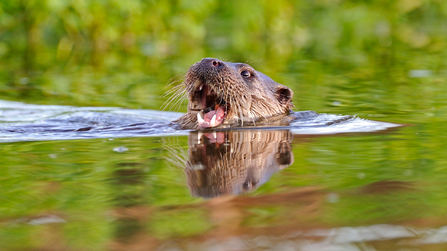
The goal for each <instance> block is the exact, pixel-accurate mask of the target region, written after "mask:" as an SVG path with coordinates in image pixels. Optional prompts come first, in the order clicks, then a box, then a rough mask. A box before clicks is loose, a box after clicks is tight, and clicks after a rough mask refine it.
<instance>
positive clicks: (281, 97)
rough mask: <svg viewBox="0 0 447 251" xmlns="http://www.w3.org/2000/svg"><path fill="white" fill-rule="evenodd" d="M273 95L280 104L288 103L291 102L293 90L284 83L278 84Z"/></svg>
mask: <svg viewBox="0 0 447 251" xmlns="http://www.w3.org/2000/svg"><path fill="white" fill-rule="evenodd" d="M275 96H276V99H277V100H278V101H279V103H281V104H282V105H286V104H288V103H290V104H291V102H292V97H293V91H292V90H291V89H290V88H289V87H287V86H285V85H279V86H278V88H277V89H276V92H275ZM292 106H293V105H292Z"/></svg>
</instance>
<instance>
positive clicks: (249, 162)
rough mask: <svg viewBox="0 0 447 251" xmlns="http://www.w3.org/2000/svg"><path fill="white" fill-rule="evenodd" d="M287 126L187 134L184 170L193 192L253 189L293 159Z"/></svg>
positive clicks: (207, 195)
mask: <svg viewBox="0 0 447 251" xmlns="http://www.w3.org/2000/svg"><path fill="white" fill-rule="evenodd" d="M292 138H293V135H292V133H290V131H288V130H274V131H273V130H238V131H202V132H191V134H190V135H189V142H188V144H189V150H188V157H189V160H187V161H186V169H185V173H186V176H187V180H188V186H189V188H190V190H191V193H192V195H193V196H200V197H205V198H210V197H216V196H221V195H226V194H240V193H243V192H248V191H251V190H254V189H256V188H257V187H259V186H260V185H261V184H263V183H265V182H266V181H268V179H269V178H270V177H271V176H272V175H273V174H274V173H275V172H277V171H279V170H282V169H284V168H286V167H288V166H289V165H291V164H292V163H293V153H292V150H291V145H290V143H291V141H292Z"/></svg>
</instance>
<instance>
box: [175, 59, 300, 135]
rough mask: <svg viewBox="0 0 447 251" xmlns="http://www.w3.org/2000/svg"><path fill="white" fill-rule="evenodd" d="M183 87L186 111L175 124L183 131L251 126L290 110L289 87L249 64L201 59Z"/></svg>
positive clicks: (291, 93)
mask: <svg viewBox="0 0 447 251" xmlns="http://www.w3.org/2000/svg"><path fill="white" fill-rule="evenodd" d="M183 84H184V87H185V89H186V92H187V94H188V99H189V103H188V112H187V114H185V115H184V116H182V117H181V118H180V119H178V120H177V122H178V123H179V124H180V125H181V127H182V128H184V129H194V128H199V129H203V128H211V127H217V126H220V125H233V124H234V125H244V124H253V123H255V122H256V121H259V120H261V119H264V118H268V117H272V116H274V115H279V114H288V113H289V112H290V110H291V109H292V107H293V104H292V102H291V100H292V96H293V92H292V90H291V89H290V88H288V87H287V86H284V85H281V84H278V83H276V82H275V81H273V80H272V79H271V78H269V77H268V76H266V75H265V74H263V73H261V72H258V71H256V70H255V69H253V67H251V66H250V65H248V64H243V63H229V62H223V61H221V60H219V59H214V58H204V59H202V61H200V62H197V63H195V64H194V65H193V66H191V67H190V68H189V70H188V73H187V74H186V76H185V80H184V82H183Z"/></svg>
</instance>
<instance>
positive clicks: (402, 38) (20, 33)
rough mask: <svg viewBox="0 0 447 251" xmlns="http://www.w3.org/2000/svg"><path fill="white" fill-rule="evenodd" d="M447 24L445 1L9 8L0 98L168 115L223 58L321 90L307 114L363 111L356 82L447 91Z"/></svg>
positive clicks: (91, 3)
mask: <svg viewBox="0 0 447 251" xmlns="http://www.w3.org/2000/svg"><path fill="white" fill-rule="evenodd" d="M446 23H447V2H446V1H443V0H394V1H384V0H380V1H366V0H365V1H354V0H351V1H342V0H333V1H332V0H317V1H311V0H303V1H292V0H280V1H266V0H259V1H234V0H230V1H217V0H197V1H191V0H177V1H174V0H170V1H167V0H166V1H143V0H129V1H118V0H108V1H106V0H20V1H2V2H0V59H1V61H2V64H1V65H0V88H1V91H0V95H1V96H0V97H1V98H5V99H15V100H24V101H28V102H39V103H55V102H56V101H57V102H59V103H65V104H77V105H119V106H127V107H140V106H144V107H146V108H150V109H159V107H160V105H161V103H162V102H163V99H161V98H159V96H160V95H161V94H162V93H164V92H165V90H163V88H164V86H165V85H166V84H167V83H168V82H169V81H170V80H169V79H170V78H171V77H173V76H178V75H182V74H183V73H184V72H185V71H186V69H187V68H188V67H189V65H191V64H192V63H194V62H196V61H198V60H200V59H201V58H202V57H219V58H222V59H224V60H229V61H241V62H249V63H251V64H252V65H253V66H255V67H256V68H257V69H259V70H261V71H263V72H266V73H267V74H269V75H271V76H272V77H273V78H274V79H275V80H277V81H279V82H283V83H284V84H287V85H290V86H292V88H294V89H295V92H296V93H298V91H297V90H303V89H312V90H314V91H315V93H306V95H307V96H306V97H309V96H311V97H310V98H309V99H310V100H312V102H316V103H317V104H315V103H313V104H312V105H309V106H308V105H307V103H306V100H299V101H301V102H302V103H303V105H301V107H303V108H307V109H317V108H318V109H320V110H323V111H328V112H330V111H333V110H331V109H327V108H328V104H331V103H332V101H330V102H329V103H324V104H321V105H318V100H316V99H315V98H317V97H321V93H323V94H324V95H325V96H324V97H323V98H324V99H325V100H327V99H331V98H332V97H333V96H334V95H336V96H340V95H342V96H343V97H338V98H337V100H336V101H337V102H340V101H349V102H351V103H350V104H347V105H349V106H351V107H352V106H356V105H360V107H358V108H359V110H363V109H365V107H364V106H363V107H361V104H357V103H355V97H354V100H353V99H352V97H351V96H349V95H350V94H352V93H351V90H349V87H347V85H348V84H349V86H352V88H353V89H354V91H355V92H357V93H358V92H359V91H362V89H363V91H364V93H363V94H364V95H367V94H368V92H369V91H370V90H371V89H376V90H379V91H378V92H379V93H376V94H377V95H380V92H387V93H393V92H396V93H402V90H395V88H397V86H399V85H408V84H411V85H412V87H414V86H417V85H419V84H420V83H421V81H419V80H417V79H410V78H409V77H408V71H409V70H414V69H428V70H430V71H431V72H432V78H431V79H429V80H428V81H426V82H428V84H429V85H430V86H436V85H437V84H439V83H440V82H441V83H445V80H443V79H442V78H439V76H442V75H444V76H445V74H446V73H445V71H446V64H447V63H446V61H445V60H444V58H446V56H447V49H446V45H447V43H446V41H447V39H446V38H447V29H445V24H446ZM437 77H438V78H437ZM340 86H342V87H340ZM372 87H373V88H372ZM329 89H330V90H329ZM334 89H335V90H336V92H337V93H333V90H334ZM346 89H348V90H346ZM409 92H412V91H409ZM396 95H397V94H396ZM396 95H392V96H391V97H387V96H385V97H380V98H385V99H387V100H389V99H395V98H399V97H396ZM300 98H301V97H300ZM337 102H336V103H337ZM342 103H343V102H342ZM337 104H338V103H337ZM343 104H345V103H343ZM392 107H393V104H389V105H388V106H385V107H382V110H387V109H390V108H392ZM367 108H368V107H367ZM369 108H371V107H369Z"/></svg>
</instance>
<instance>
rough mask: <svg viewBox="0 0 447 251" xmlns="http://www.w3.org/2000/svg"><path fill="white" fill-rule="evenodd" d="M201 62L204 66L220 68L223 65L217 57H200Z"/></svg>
mask: <svg viewBox="0 0 447 251" xmlns="http://www.w3.org/2000/svg"><path fill="white" fill-rule="evenodd" d="M202 63H203V64H205V65H206V66H212V67H217V68H220V67H221V66H222V65H223V62H222V61H220V60H219V59H217V58H204V59H202Z"/></svg>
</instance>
